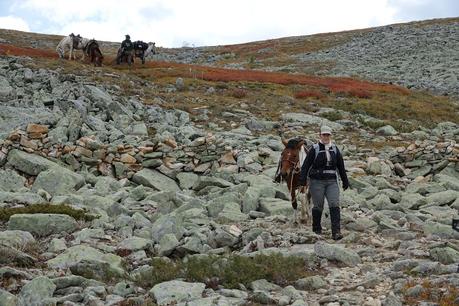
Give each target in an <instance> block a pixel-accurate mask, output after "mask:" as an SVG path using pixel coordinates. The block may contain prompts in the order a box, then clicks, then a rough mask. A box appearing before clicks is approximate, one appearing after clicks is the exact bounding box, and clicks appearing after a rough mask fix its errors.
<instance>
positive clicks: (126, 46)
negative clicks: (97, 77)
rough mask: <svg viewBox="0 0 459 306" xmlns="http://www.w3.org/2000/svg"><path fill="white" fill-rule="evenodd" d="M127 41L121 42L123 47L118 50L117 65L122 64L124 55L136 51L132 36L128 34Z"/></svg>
mask: <svg viewBox="0 0 459 306" xmlns="http://www.w3.org/2000/svg"><path fill="white" fill-rule="evenodd" d="M124 37H125V39H124V40H123V41H122V42H121V46H120V48H119V49H118V53H117V55H116V63H117V64H118V65H119V64H120V63H121V57H122V56H123V54H124V53H128V52H132V50H134V44H133V43H132V41H131V36H129V34H126V35H125V36H124Z"/></svg>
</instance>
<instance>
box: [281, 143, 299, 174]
mask: <svg viewBox="0 0 459 306" xmlns="http://www.w3.org/2000/svg"><path fill="white" fill-rule="evenodd" d="M282 143H283V144H284V146H285V148H284V150H283V151H282V154H281V164H280V174H281V176H282V178H283V179H284V180H285V179H287V177H288V176H289V175H290V174H291V173H292V172H293V170H295V167H299V160H300V149H301V146H303V145H304V140H301V139H290V140H289V141H287V140H285V139H282Z"/></svg>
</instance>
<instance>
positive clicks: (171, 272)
mask: <svg viewBox="0 0 459 306" xmlns="http://www.w3.org/2000/svg"><path fill="white" fill-rule="evenodd" d="M308 275H309V273H308V272H307V271H306V268H305V262H304V259H302V258H300V257H292V256H289V257H286V256H283V255H282V254H272V255H256V256H255V257H253V258H251V257H247V256H239V255H231V256H227V257H220V256H207V255H200V256H192V257H189V258H187V260H184V261H171V260H169V259H167V258H153V262H152V272H151V274H148V275H142V276H141V277H139V278H137V279H136V280H135V281H136V282H137V283H138V284H139V285H141V286H142V287H152V286H154V285H155V284H158V283H161V282H164V281H169V280H173V279H177V278H183V279H186V280H187V281H190V282H203V283H206V284H207V286H208V287H213V288H215V287H217V286H218V285H222V286H224V287H225V288H239V285H240V284H243V285H244V286H248V285H249V284H250V283H251V282H252V281H255V280H258V279H266V280H268V281H270V282H273V283H276V284H278V285H280V286H286V285H289V284H291V283H293V282H294V281H296V280H298V279H300V278H302V277H306V276H308Z"/></svg>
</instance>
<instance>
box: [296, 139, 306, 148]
mask: <svg viewBox="0 0 459 306" xmlns="http://www.w3.org/2000/svg"><path fill="white" fill-rule="evenodd" d="M303 145H304V139H303V140H301V141H300V142H298V144H297V145H296V147H297V148H298V149H300V148H301V146H303Z"/></svg>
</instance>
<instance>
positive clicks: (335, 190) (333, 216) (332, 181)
mask: <svg viewBox="0 0 459 306" xmlns="http://www.w3.org/2000/svg"><path fill="white" fill-rule="evenodd" d="M319 138H320V140H319V142H318V143H316V144H314V145H313V146H312V147H311V149H310V150H309V152H308V155H307V156H306V160H305V162H304V163H303V166H302V167H301V172H300V179H299V183H300V186H303V187H302V189H303V191H304V190H305V186H306V183H307V181H308V179H309V192H310V193H311V198H312V202H313V208H312V230H313V231H314V233H316V234H319V235H320V234H321V233H322V226H321V224H320V223H321V219H322V211H323V208H324V200H325V199H327V202H328V206H329V209H330V221H331V230H332V238H333V240H340V239H342V238H343V235H342V234H341V211H340V207H339V185H338V174H339V177H340V178H341V181H342V184H343V189H344V190H346V189H348V188H349V180H348V178H347V175H346V169H345V168H344V161H343V157H342V155H341V152H340V151H339V149H338V147H337V146H336V144H334V143H332V140H331V139H332V129H331V128H330V127H328V126H325V125H324V126H322V127H321V128H320V133H319Z"/></svg>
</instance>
